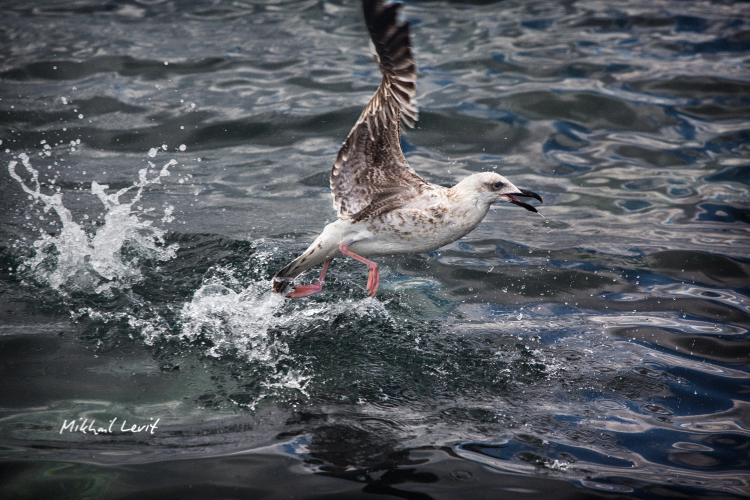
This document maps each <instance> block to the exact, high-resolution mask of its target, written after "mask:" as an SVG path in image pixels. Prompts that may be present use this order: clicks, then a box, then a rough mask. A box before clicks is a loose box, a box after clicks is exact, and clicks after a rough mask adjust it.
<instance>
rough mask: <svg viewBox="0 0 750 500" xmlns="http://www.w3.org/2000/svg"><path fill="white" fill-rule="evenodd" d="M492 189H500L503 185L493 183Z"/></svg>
mask: <svg viewBox="0 0 750 500" xmlns="http://www.w3.org/2000/svg"><path fill="white" fill-rule="evenodd" d="M492 187H493V188H495V189H500V188H501V187H503V183H502V182H496V183H494V184H493V185H492Z"/></svg>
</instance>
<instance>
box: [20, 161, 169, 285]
mask: <svg viewBox="0 0 750 500" xmlns="http://www.w3.org/2000/svg"><path fill="white" fill-rule="evenodd" d="M19 159H20V160H21V164H22V165H23V167H24V168H25V169H26V172H27V173H28V174H29V175H30V176H31V185H32V187H29V186H28V185H27V184H26V182H25V181H24V180H23V178H21V176H20V175H18V173H17V172H16V166H17V165H18V162H17V161H11V162H10V163H9V164H8V171H9V173H10V176H11V177H12V178H13V179H15V180H16V181H17V182H18V183H19V184H20V186H21V188H22V189H23V190H24V191H25V192H26V193H27V194H29V195H30V196H31V197H32V198H33V199H34V200H37V201H40V202H41V203H42V204H43V205H44V212H45V213H48V212H49V211H50V210H52V211H54V212H55V213H56V214H57V216H58V217H59V218H60V222H61V223H62V229H61V230H60V232H59V233H58V234H57V235H54V236H53V235H50V234H47V233H46V232H43V231H42V232H41V237H40V238H39V239H38V240H36V241H35V242H34V244H33V247H34V255H33V256H32V257H30V258H28V259H26V261H25V262H24V265H25V267H26V268H27V269H29V270H30V271H31V273H32V275H33V276H34V278H35V279H36V280H38V281H41V282H43V283H46V284H47V285H49V286H50V287H52V288H54V289H56V290H58V291H61V292H72V291H77V292H84V293H92V292H93V293H97V294H99V293H104V294H107V293H110V292H111V291H112V289H113V288H118V287H128V286H130V285H132V284H133V283H136V282H138V281H140V280H141V277H142V276H141V271H140V269H139V267H138V262H139V260H140V259H144V258H145V259H149V260H157V261H167V260H169V259H172V258H174V257H175V252H176V250H177V248H178V246H177V245H176V244H173V245H166V244H165V242H164V234H165V232H164V231H163V230H162V229H159V228H156V227H153V226H152V225H151V224H152V222H151V221H143V220H140V219H139V218H138V216H137V215H136V214H135V213H133V212H132V210H131V209H132V206H133V204H134V203H136V202H137V201H139V200H140V199H141V193H142V191H143V188H144V187H146V186H148V185H151V184H159V183H160V182H161V178H162V177H166V176H168V175H170V173H169V167H170V166H172V165H175V164H176V163H177V162H176V161H175V160H170V161H169V162H167V163H166V164H165V165H164V166H163V167H162V169H161V170H160V171H159V173H158V175H157V176H156V177H154V178H152V179H149V178H148V176H147V174H148V168H144V169H142V170H140V171H139V173H138V174H139V175H138V177H139V179H138V182H136V183H135V184H133V185H132V186H130V187H128V188H124V189H120V190H119V191H117V192H116V193H113V194H107V192H106V190H107V188H108V187H109V186H107V185H104V184H99V183H97V182H96V181H94V182H92V183H91V193H92V194H93V195H95V196H96V197H97V198H99V200H100V201H101V202H102V204H103V205H104V209H105V214H104V221H103V224H102V225H101V226H100V227H99V228H97V229H96V232H95V233H94V234H93V235H89V234H88V233H87V232H86V231H85V230H84V229H83V227H82V226H81V225H80V224H78V223H77V222H76V221H75V220H74V219H73V215H72V214H71V212H70V210H68V209H67V208H65V206H64V205H63V195H62V193H61V192H60V190H59V188H58V190H57V191H58V192H56V193H55V194H52V195H48V194H44V193H42V185H41V183H40V181H39V172H38V171H37V170H36V169H34V168H33V167H32V165H31V162H30V161H29V157H28V155H26V154H20V155H19ZM150 166H151V167H153V164H150ZM132 189H136V192H135V195H134V196H133V197H132V198H131V200H130V202H129V203H123V202H121V201H120V198H121V197H122V196H123V195H124V194H126V193H127V192H129V191H130V190H132ZM126 247H127V248H129V249H132V250H133V252H132V254H133V255H132V256H130V257H125V256H124V255H123V250H124V249H125V248H126Z"/></svg>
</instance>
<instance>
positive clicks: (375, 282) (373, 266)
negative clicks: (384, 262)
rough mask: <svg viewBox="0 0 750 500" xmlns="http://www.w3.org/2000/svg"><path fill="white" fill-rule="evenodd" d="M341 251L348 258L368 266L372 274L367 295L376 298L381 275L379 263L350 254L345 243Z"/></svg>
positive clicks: (340, 246)
mask: <svg viewBox="0 0 750 500" xmlns="http://www.w3.org/2000/svg"><path fill="white" fill-rule="evenodd" d="M339 250H341V253H343V254H344V255H346V256H347V257H351V258H352V259H357V260H358V261H360V262H362V263H363V264H366V265H367V269H368V270H369V271H370V274H368V275H367V293H368V295H369V296H370V297H374V296H375V293H377V291H378V286H379V285H380V273H378V265H377V263H375V262H373V261H371V260H367V259H365V258H364V257H360V256H359V255H357V254H356V253H352V252H350V251H349V249H348V248H346V244H344V243H342V244H341V245H339Z"/></svg>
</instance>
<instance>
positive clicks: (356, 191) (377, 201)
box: [273, 0, 542, 297]
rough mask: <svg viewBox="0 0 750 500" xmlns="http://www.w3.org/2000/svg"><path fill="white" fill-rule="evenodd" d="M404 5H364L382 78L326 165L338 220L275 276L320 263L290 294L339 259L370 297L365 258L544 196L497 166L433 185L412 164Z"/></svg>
mask: <svg viewBox="0 0 750 500" xmlns="http://www.w3.org/2000/svg"><path fill="white" fill-rule="evenodd" d="M401 7H402V4H401V3H391V4H388V5H385V4H384V2H383V0H364V2H363V10H364V14H365V22H366V23H367V29H368V31H369V32H370V38H372V42H373V44H374V45H375V53H376V54H375V59H376V60H377V62H378V65H379V66H380V71H381V72H382V73H383V80H382V82H381V83H380V86H379V87H378V90H377V91H376V92H375V95H374V96H372V99H370V102H369V103H368V104H367V106H366V107H365V109H364V111H363V112H362V115H361V116H360V117H359V119H358V120H357V123H356V124H355V125H354V128H352V130H351V132H349V136H348V137H347V138H346V140H345V141H344V144H343V145H342V146H341V149H340V150H339V153H338V156H337V157H336V162H335V163H334V164H333V169H332V170H331V192H332V194H333V206H334V208H335V209H336V210H337V211H338V220H336V221H335V222H333V223H331V224H328V225H327V226H326V227H325V229H323V232H322V233H321V234H320V236H318V237H317V238H316V239H315V241H314V242H313V243H312V245H310V247H309V248H308V249H307V250H305V252H304V253H303V254H302V255H300V256H299V257H297V258H296V259H295V260H293V261H292V262H291V263H289V264H288V265H287V266H286V267H284V268H283V269H282V270H281V271H279V272H278V273H277V274H276V276H274V278H273V290H274V291H275V292H277V293H282V292H284V290H285V289H286V287H287V285H288V284H289V282H290V281H291V280H293V279H294V278H295V277H297V276H298V275H299V274H300V273H302V272H304V271H306V270H307V269H310V268H311V267H313V266H316V265H318V264H321V263H322V264H323V271H322V272H321V274H320V279H319V280H318V281H317V282H316V283H314V284H312V285H297V286H295V287H294V290H293V291H292V292H291V293H289V294H287V297H307V296H308V295H312V294H314V293H317V292H319V291H320V290H321V289H322V287H323V280H324V279H325V277H326V271H328V265H329V264H330V263H331V260H332V259H334V258H336V257H341V256H346V257H351V258H352V259H356V260H358V261H360V262H362V263H363V264H365V265H366V266H367V269H368V270H369V276H368V278H367V292H368V294H369V295H370V296H374V295H375V293H376V292H377V290H378V285H379V283H380V276H379V274H378V265H377V264H376V263H375V262H373V261H371V260H368V259H366V258H365V256H366V257H379V256H384V255H394V254H407V253H422V252H430V251H432V250H436V249H438V248H440V247H442V246H444V245H447V244H448V243H452V242H454V241H456V240H457V239H459V238H461V237H462V236H464V235H465V234H467V233H469V232H470V231H472V230H473V229H474V228H475V227H477V226H478V225H479V223H480V222H481V221H482V219H483V218H484V216H485V215H487V212H488V211H489V209H490V205H492V204H493V203H497V202H509V203H513V204H515V205H518V206H521V207H523V208H525V209H526V210H530V211H532V212H536V209H535V208H534V207H533V206H531V205H529V204H527V203H524V202H522V201H520V200H518V198H517V196H527V197H531V198H536V199H537V200H539V201H540V202H541V201H542V197H541V196H539V195H538V194H536V193H532V192H531V191H526V190H525V189H519V188H517V187H516V186H514V185H513V184H512V183H511V182H510V181H508V179H506V178H505V177H503V176H501V175H498V174H496V173H494V172H483V173H478V174H473V175H470V176H469V177H467V178H465V179H463V180H462V181H461V182H459V183H458V184H456V185H455V186H453V187H452V188H446V187H443V186H438V185H436V184H431V183H429V182H427V181H425V180H424V179H422V178H421V177H420V176H419V175H417V173H416V172H415V171H414V169H413V168H411V167H410V166H409V163H407V161H406V158H405V157H404V152H403V151H402V150H401V135H400V134H401V124H400V122H401V121H403V122H404V124H406V125H407V126H409V127H413V126H414V122H415V121H416V120H417V103H416V101H415V99H414V96H415V95H416V80H417V66H416V64H415V63H414V57H413V56H412V52H411V48H410V46H409V23H408V22H404V23H401V24H398V23H397V22H396V15H397V13H398V10H399V9H400V8H401Z"/></svg>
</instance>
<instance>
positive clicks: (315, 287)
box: [286, 260, 331, 299]
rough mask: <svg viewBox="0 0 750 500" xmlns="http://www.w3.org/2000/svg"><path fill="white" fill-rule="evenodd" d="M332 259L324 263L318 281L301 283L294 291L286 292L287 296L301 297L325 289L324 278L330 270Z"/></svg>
mask: <svg viewBox="0 0 750 500" xmlns="http://www.w3.org/2000/svg"><path fill="white" fill-rule="evenodd" d="M330 263H331V261H330V260H327V261H325V262H324V263H323V271H322V272H321V273H320V279H319V280H318V281H317V283H313V284H312V285H299V286H295V287H294V291H293V292H291V293H288V294H286V296H287V297H291V298H293V299H298V298H300V297H307V296H308V295H312V294H314V293H318V292H319V291H321V290H322V289H323V280H324V279H326V271H328V264H330Z"/></svg>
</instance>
